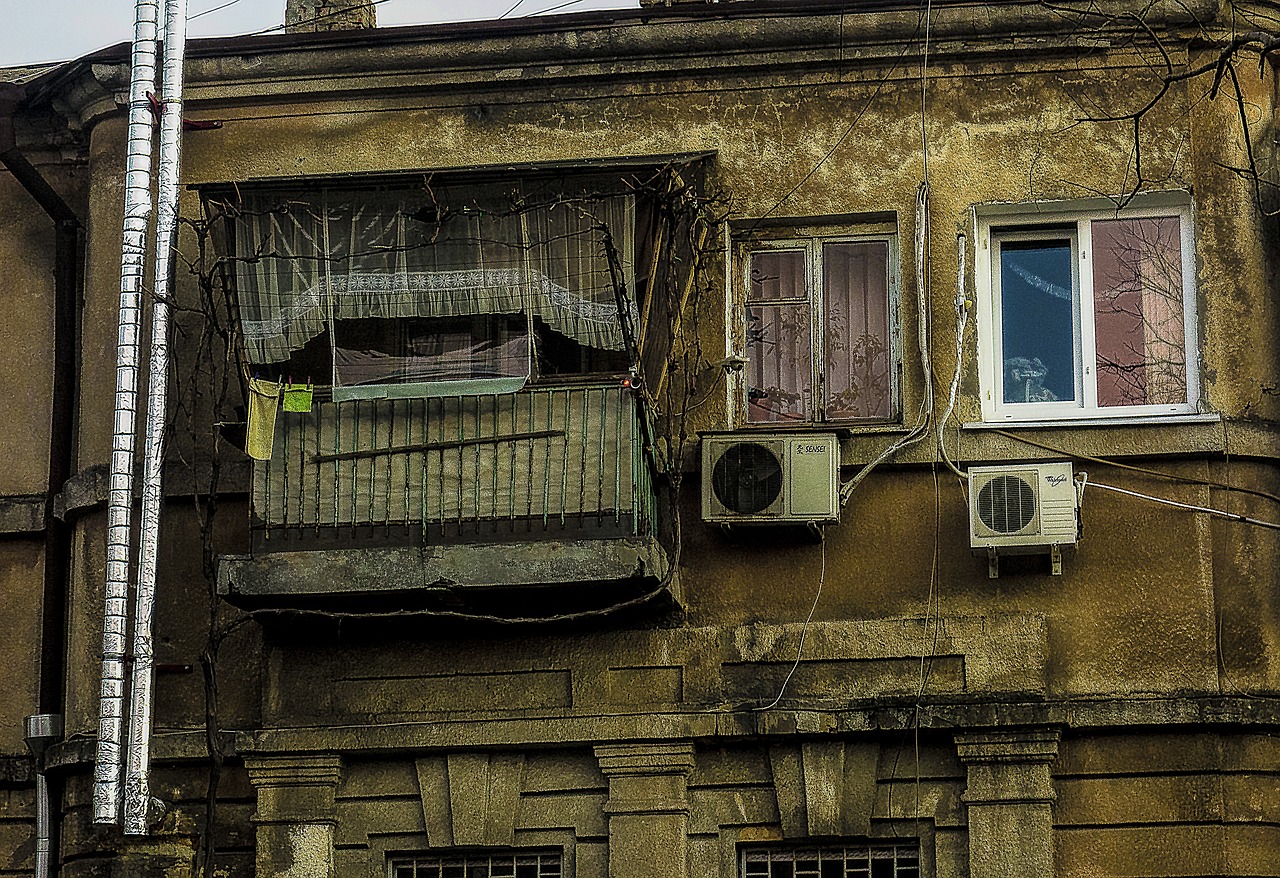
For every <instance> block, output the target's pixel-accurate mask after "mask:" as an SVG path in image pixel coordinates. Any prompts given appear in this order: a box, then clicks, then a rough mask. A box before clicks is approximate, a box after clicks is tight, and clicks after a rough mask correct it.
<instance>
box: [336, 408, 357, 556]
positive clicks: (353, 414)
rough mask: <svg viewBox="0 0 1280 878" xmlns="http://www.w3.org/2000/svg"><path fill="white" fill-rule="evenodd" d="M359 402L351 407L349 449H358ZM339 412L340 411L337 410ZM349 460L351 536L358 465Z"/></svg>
mask: <svg viewBox="0 0 1280 878" xmlns="http://www.w3.org/2000/svg"><path fill="white" fill-rule="evenodd" d="M361 403H362V401H361V400H356V401H355V402H354V403H352V405H351V447H352V448H353V449H355V448H359V447H360V408H361ZM339 411H341V409H339ZM350 460H351V536H353V537H354V536H355V535H356V507H357V506H358V505H359V503H360V464H359V463H358V462H357V459H356V458H350Z"/></svg>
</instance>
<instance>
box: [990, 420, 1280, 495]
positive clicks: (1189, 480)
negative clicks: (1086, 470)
mask: <svg viewBox="0 0 1280 878" xmlns="http://www.w3.org/2000/svg"><path fill="white" fill-rule="evenodd" d="M991 432H992V433H995V434H996V435H997V436H1004V437H1005V438H1006V439H1015V440H1017V441H1018V442H1022V443H1024V444H1026V445H1030V446H1032V447H1034V448H1041V449H1043V450H1045V451H1052V452H1053V453H1054V454H1061V455H1063V456H1064V457H1071V458H1074V459H1076V460H1087V461H1089V462H1090V463H1099V464H1102V465H1103V466H1111V467H1115V468H1116V469H1123V470H1128V471H1129V472H1134V473H1142V474H1143V475H1147V476H1153V477H1155V478H1158V479H1165V480H1167V481H1170V482H1180V483H1182V484H1186V485H1201V486H1203V487H1206V488H1220V489H1221V490H1223V491H1232V492H1234V493H1236V494H1247V495H1249V496H1251V497H1260V498H1262V499H1263V500H1270V501H1272V502H1273V503H1280V496H1276V495H1275V494H1270V493H1268V492H1266V491H1259V490H1257V489H1256V488H1241V487H1239V486H1238V485H1229V484H1227V483H1226V482H1215V481H1214V480H1212V479H1197V478H1193V477H1191V476H1177V475H1173V474H1172V473H1165V472H1161V471H1160V470H1157V469H1148V468H1147V467H1145V466H1134V465H1133V464H1128V463H1120V462H1119V461H1115V460H1108V459H1107V458H1105V457H1095V456H1093V455H1090V454H1081V453H1079V452H1075V451H1067V450H1066V449H1065V448H1059V447H1057V446H1056V445H1049V444H1048V443H1046V442H1039V441H1037V440H1035V439H1028V438H1026V437H1025V436H1019V435H1018V434H1017V433H1011V432H1009V431H1008V430H992V431H991Z"/></svg>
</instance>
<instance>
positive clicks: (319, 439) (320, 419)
mask: <svg viewBox="0 0 1280 878" xmlns="http://www.w3.org/2000/svg"><path fill="white" fill-rule="evenodd" d="M315 424H316V441H315V445H314V448H315V451H314V452H313V454H312V456H313V457H318V456H319V455H320V446H321V445H322V444H323V443H324V407H323V405H317V406H316V421H315ZM312 478H314V479H315V481H316V491H315V494H316V536H319V535H320V467H319V466H317V467H316V468H315V471H314V472H313V473H312Z"/></svg>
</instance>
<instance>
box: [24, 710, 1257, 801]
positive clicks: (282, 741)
mask: <svg viewBox="0 0 1280 878" xmlns="http://www.w3.org/2000/svg"><path fill="white" fill-rule="evenodd" d="M908 702H912V699H906V698H902V699H894V700H893V702H892V703H889V702H887V701H886V702H882V703H877V704H868V705H853V706H849V707H846V708H843V709H839V710H785V709H775V710H771V711H768V712H762V711H754V710H748V709H743V710H738V711H723V712H720V711H707V710H697V711H686V712H666V713H659V712H651V713H645V714H639V715H636V714H622V715H607V714H599V713H596V714H590V715H585V714H578V715H566V713H568V712H564V711H559V712H558V713H560V714H561V715H559V716H545V715H544V716H539V717H521V718H518V719H502V720H491V721H485V722H477V721H476V720H475V719H472V718H465V719H444V720H442V719H436V718H432V719H430V720H424V721H422V722H418V723H396V724H395V725H393V726H377V725H372V724H370V725H352V726H339V727H332V728H265V729H242V730H238V731H235V732H228V734H229V735H234V739H235V746H234V747H233V748H232V749H233V750H234V752H235V753H239V754H246V753H254V752H257V753H273V752H279V753H287V752H331V751H335V750H342V751H344V752H378V751H388V752H389V751H401V752H403V751H405V750H456V749H458V748H461V747H480V748H483V747H497V746H503V747H509V746H511V745H512V743H513V742H519V744H520V746H522V747H535V746H539V747H540V746H561V747H572V746H589V745H592V744H598V743H599V742H600V741H602V740H608V741H611V742H626V741H665V740H678V741H688V740H693V741H695V742H697V741H702V742H706V743H714V742H716V741H717V740H720V739H725V738H742V737H756V736H766V737H777V736H780V737H791V736H796V735H805V736H810V735H850V734H869V733H876V732H902V731H906V730H909V729H913V728H915V721H916V718H917V712H916V706H915V704H914V703H913V702H912V703H908ZM918 718H919V727H920V728H921V729H922V730H927V731H930V732H937V733H943V734H952V733H956V732H961V731H971V730H974V729H1009V728H1027V727H1038V728H1045V727H1056V728H1061V729H1063V730H1064V732H1065V733H1070V732H1073V731H1074V732H1085V731H1088V732H1096V731H1105V730H1114V729H1131V728H1134V727H1148V728H1161V729H1164V730H1165V731H1166V732H1173V731H1175V730H1178V729H1184V730H1185V731H1186V733H1187V734H1202V733H1204V732H1205V731H1206V730H1215V729H1221V728H1223V727H1227V726H1229V727H1230V730H1229V731H1230V732H1231V733H1232V734H1244V735H1248V734H1259V733H1262V734H1267V735H1269V736H1270V735H1273V734H1275V733H1276V731H1277V730H1280V698H1258V697H1247V696H1205V697H1176V696H1175V697H1167V698H1151V699H1143V700H1125V699H1115V698H1108V699H1093V700H1088V701H1082V700H1075V699H1055V700H1048V701H1025V700H1020V701H1007V702H996V701H983V702H973V703H956V702H951V703H928V702H927V701H926V703H925V704H924V705H923V706H922V709H921V710H920V711H919V713H918ZM96 751H97V744H96V741H95V739H94V738H93V737H92V736H89V735H85V736H77V737H76V738H75V739H73V740H69V741H64V742H62V743H60V744H57V745H55V746H54V747H53V748H51V749H50V751H49V754H48V765H49V766H50V767H51V768H54V769H72V768H74V767H76V766H88V765H90V764H92V762H93V760H94V757H95V754H96ZM153 756H154V758H155V760H156V761H157V762H183V761H189V760H203V759H205V758H206V754H205V749H204V733H203V731H198V730H192V731H188V732H185V733H179V732H174V733H166V734H165V735H164V736H162V737H158V738H157V739H156V742H155V749H154V753H153ZM27 761H28V762H29V760H27ZM21 762H22V759H21V758H19V759H15V760H14V766H15V769H16V773H14V774H12V777H10V776H9V775H4V774H0V783H2V782H6V781H16V782H22V781H23V778H25V777H26V776H27V775H26V774H25V773H24V772H23V770H22V767H21V765H19V763H21Z"/></svg>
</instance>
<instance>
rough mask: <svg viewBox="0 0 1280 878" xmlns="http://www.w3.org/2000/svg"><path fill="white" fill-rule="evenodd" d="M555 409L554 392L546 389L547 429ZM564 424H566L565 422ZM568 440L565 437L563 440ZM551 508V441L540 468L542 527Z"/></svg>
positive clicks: (545, 525) (544, 525)
mask: <svg viewBox="0 0 1280 878" xmlns="http://www.w3.org/2000/svg"><path fill="white" fill-rule="evenodd" d="M553 409H555V394H554V392H553V391H550V390H548V391H547V429H548V430H549V429H551V424H552V421H553V418H552V410H553ZM565 426H568V425H567V424H566V425H565ZM565 441H566V442H567V441H568V440H567V439H566V440H565ZM550 509H551V443H550V442H548V443H547V463H546V466H545V467H543V470H542V529H543V530H546V529H547V520H548V516H549V515H550Z"/></svg>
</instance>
